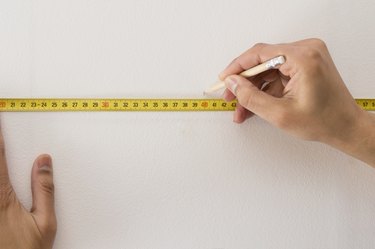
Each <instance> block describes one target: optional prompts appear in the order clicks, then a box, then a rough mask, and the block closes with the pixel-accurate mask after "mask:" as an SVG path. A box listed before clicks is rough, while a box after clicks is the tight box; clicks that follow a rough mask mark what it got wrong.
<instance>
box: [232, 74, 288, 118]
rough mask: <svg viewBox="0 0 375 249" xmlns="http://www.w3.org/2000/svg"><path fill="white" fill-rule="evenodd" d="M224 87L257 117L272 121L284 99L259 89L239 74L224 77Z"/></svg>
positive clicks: (281, 106) (279, 110) (279, 111)
mask: <svg viewBox="0 0 375 249" xmlns="http://www.w3.org/2000/svg"><path fill="white" fill-rule="evenodd" d="M225 85H226V87H227V88H228V89H229V90H230V91H231V92H232V93H233V94H234V95H235V96H236V97H237V99H238V103H239V104H240V105H241V106H243V107H245V108H246V109H248V110H249V111H251V112H253V113H255V114H256V115H258V116H259V117H261V118H263V119H265V120H267V121H268V122H271V123H274V121H275V117H276V116H277V114H278V113H281V109H282V108H283V105H284V101H282V99H280V98H275V97H273V96H271V95H269V94H267V93H265V92H263V91H262V90H259V88H258V87H256V86H255V85H254V84H253V83H251V81H249V80H247V79H246V78H244V77H242V76H239V75H231V76H229V77H227V78H226V79H225Z"/></svg>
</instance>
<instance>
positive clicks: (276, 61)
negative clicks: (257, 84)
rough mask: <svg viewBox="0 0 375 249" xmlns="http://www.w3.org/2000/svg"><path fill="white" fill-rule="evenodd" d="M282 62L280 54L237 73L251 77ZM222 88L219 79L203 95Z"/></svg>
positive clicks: (283, 58)
mask: <svg viewBox="0 0 375 249" xmlns="http://www.w3.org/2000/svg"><path fill="white" fill-rule="evenodd" d="M284 63H285V57H284V56H282V55H281V56H278V57H275V58H273V59H270V60H268V61H266V62H264V63H262V64H259V65H257V66H255V67H252V68H250V69H248V70H246V71H243V72H242V73H240V74H239V75H241V76H243V77H252V76H255V75H257V74H260V73H263V72H265V71H267V70H270V69H276V68H278V67H279V66H280V65H282V64H284ZM224 88H225V83H224V81H219V82H217V83H215V84H214V85H212V86H211V87H210V88H208V89H207V90H206V91H204V92H203V94H204V95H207V94H211V93H213V92H216V91H218V90H221V89H224Z"/></svg>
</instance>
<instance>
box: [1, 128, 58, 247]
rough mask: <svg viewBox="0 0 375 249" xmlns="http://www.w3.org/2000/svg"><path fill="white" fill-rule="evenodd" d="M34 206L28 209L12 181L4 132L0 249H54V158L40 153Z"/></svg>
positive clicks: (33, 176)
mask: <svg viewBox="0 0 375 249" xmlns="http://www.w3.org/2000/svg"><path fill="white" fill-rule="evenodd" d="M31 188H32V195H33V205H32V208H31V210H30V211H28V210H26V209H25V208H24V207H23V205H22V204H21V203H20V202H19V200H18V199H17V196H16V194H15V192H14V190H13V188H12V185H11V183H10V180H9V175H8V169H7V163H6V159H5V146H4V140H3V136H2V134H1V131H0V248H1V249H16V248H17V249H50V248H52V246H53V242H54V239H55V235H56V226H57V225H56V224H57V223H56V216H55V209H54V185H53V177H52V159H51V157H50V156H49V155H40V156H39V157H38V158H37V159H36V160H35V162H34V165H33V168H32V172H31Z"/></svg>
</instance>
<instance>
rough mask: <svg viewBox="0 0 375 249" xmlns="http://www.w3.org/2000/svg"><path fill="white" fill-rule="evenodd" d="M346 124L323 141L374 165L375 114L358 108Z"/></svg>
mask: <svg viewBox="0 0 375 249" xmlns="http://www.w3.org/2000/svg"><path fill="white" fill-rule="evenodd" d="M346 126H347V128H346V129H344V130H343V131H342V132H341V133H340V134H339V135H337V136H332V137H330V138H329V139H328V140H327V141H323V142H325V143H327V144H328V145H330V146H332V147H334V148H336V149H339V150H341V151H343V152H344V153H346V154H349V155H351V156H353V157H356V158H357V159H360V160H362V161H364V162H366V163H368V164H370V165H372V166H374V167H375V115H374V114H372V113H369V112H366V111H364V110H362V109H359V111H358V112H357V113H356V115H355V116H354V117H353V120H352V122H350V123H348V124H347V125H346Z"/></svg>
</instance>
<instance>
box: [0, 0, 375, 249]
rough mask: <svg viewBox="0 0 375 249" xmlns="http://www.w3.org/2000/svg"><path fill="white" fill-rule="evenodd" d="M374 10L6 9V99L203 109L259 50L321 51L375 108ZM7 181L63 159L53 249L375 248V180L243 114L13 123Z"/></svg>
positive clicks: (251, 4)
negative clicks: (37, 161)
mask: <svg viewBox="0 0 375 249" xmlns="http://www.w3.org/2000/svg"><path fill="white" fill-rule="evenodd" d="M374 13H375V2H374V1H370V0H369V1H350V0H347V1H342V0H341V1H338V0H337V1H334V0H331V1H327V0H305V1H295V0H284V1H254V0H246V1H245V0H241V1H233V0H232V1H229V0H228V1H225V0H220V1H213V0H211V1H209V0H188V1H172V0H164V1H161V0H159V1H151V0H149V1H144V0H132V1H130V0H127V1H120V0H64V1H51V0H48V1H47V0H33V1H32V0H11V1H8V0H1V1H0V82H1V84H0V95H1V97H201V93H202V91H203V89H204V88H206V87H207V86H208V85H210V84H211V82H213V81H215V80H216V77H217V75H218V73H219V72H220V71H221V70H222V69H223V68H224V67H225V66H226V65H227V64H228V63H229V62H230V61H231V60H232V59H233V58H234V57H236V56H238V55H239V54H240V53H241V52H243V51H245V50H246V49H247V48H249V47H251V46H252V45H253V44H254V43H256V42H269V43H280V42H289V41H294V40H299V39H303V38H308V37H320V38H322V39H324V40H325V41H326V42H327V44H328V47H329V48H330V51H331V53H332V56H333V58H334V60H335V62H336V63H337V67H338V69H339V71H340V72H341V74H342V77H343V78H344V79H345V82H346V83H347V85H348V87H349V89H350V91H351V92H352V94H353V96H355V97H357V98H359V97H375V84H374V77H375V73H374V72H375V59H374V58H375V32H374V30H373V26H374V24H375V20H374ZM1 123H2V127H3V130H4V135H5V139H6V145H7V156H8V162H9V171H10V175H11V179H12V182H13V184H14V187H15V189H16V192H17V194H18V196H19V198H20V199H21V200H22V202H23V203H24V204H25V206H26V207H27V208H29V207H30V205H31V193H30V170H31V165H32V162H33V160H34V158H35V157H36V156H37V155H38V154H40V153H44V152H48V153H50V154H51V155H52V156H53V158H54V169H55V184H56V207H57V214H58V220H59V230H58V235H57V238H56V243H55V248H56V249H65V248H67V249H85V248H90V249H95V248H115V249H117V248H141V249H159V248H160V249H162V248H163V249H164V248H179V249H194V248H196V249H206V248H207V249H242V248H268V249H270V248H275V249H276V248H277V249H279V248H289V249H291V248H296V249H297V248H298V249H300V248H337V249H338V248H340V249H344V248H374V247H375V236H374V234H375V170H374V169H372V168H370V167H368V166H367V165H365V164H363V163H361V162H359V161H357V160H355V159H352V158H350V157H348V156H346V155H344V154H342V153H340V152H338V151H335V150H334V149H332V148H330V147H328V146H325V145H322V144H318V143H313V142H305V141H300V140H298V139H295V138H293V137H290V136H288V135H286V134H284V133H283V132H282V131H279V130H277V129H275V128H273V127H272V126H270V125H268V124H267V123H265V122H264V121H262V120H261V119H259V118H254V119H251V120H249V121H247V122H246V123H244V124H242V125H236V124H234V123H232V114H231V113H228V112H227V113H24V114H21V113H2V114H1Z"/></svg>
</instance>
